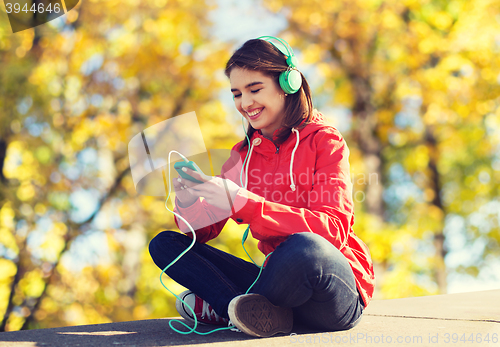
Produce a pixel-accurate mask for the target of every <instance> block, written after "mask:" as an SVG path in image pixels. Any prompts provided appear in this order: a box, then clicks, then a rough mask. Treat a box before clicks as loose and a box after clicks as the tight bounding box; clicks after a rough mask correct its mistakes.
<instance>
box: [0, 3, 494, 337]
mask: <svg viewBox="0 0 500 347" xmlns="http://www.w3.org/2000/svg"><path fill="white" fill-rule="evenodd" d="M263 5H264V6H265V7H267V8H268V9H269V10H270V11H274V12H276V13H280V14H282V15H284V16H285V17H286V19H287V21H288V25H289V27H288V28H287V29H286V30H285V31H284V32H283V33H282V35H281V37H283V38H284V39H286V40H287V41H288V42H289V43H290V44H291V46H292V47H293V48H294V49H295V50H296V51H297V52H300V53H299V57H300V58H301V63H302V64H303V65H304V66H308V67H309V68H310V69H309V70H308V71H311V72H310V73H306V76H307V77H308V79H309V80H310V82H311V84H312V85H313V87H314V95H315V99H314V100H315V104H316V107H317V108H318V109H320V110H321V111H322V112H323V113H324V114H325V115H326V116H328V117H330V120H331V122H332V124H333V125H334V126H336V125H337V124H336V122H338V121H339V119H341V120H342V121H343V122H347V121H348V123H349V126H348V128H346V130H345V131H343V133H344V136H345V137H346V138H347V142H348V144H349V146H350V148H351V158H350V161H351V170H352V175H353V176H352V177H353V178H354V179H353V183H354V192H355V202H356V223H355V232H356V233H357V234H358V235H359V236H360V237H361V239H363V240H364V241H365V242H366V243H367V244H368V246H369V248H370V251H371V255H372V258H373V260H374V262H375V265H376V267H375V269H376V276H377V291H376V293H375V297H376V298H396V297H405V296H416V295H429V294H436V293H445V292H446V288H447V277H448V276H449V275H450V274H453V273H463V274H469V275H471V276H477V274H478V273H479V272H480V271H481V269H483V268H485V267H487V266H488V264H489V263H490V262H492V261H493V260H495V259H498V257H499V256H500V247H499V243H500V222H499V220H500V201H499V198H498V197H499V195H500V155H499V153H500V54H499V53H500V2H498V1H486V0H472V1H465V0H452V1H437V0H423V1H414V0H403V1H395V0H388V1H375V0H363V1H361V0H350V1H345V0H341V1H330V0H321V1H319V0H308V1H306V2H304V1H299V0H289V1H286V2H282V1H281V0H266V1H264V2H263ZM215 7H216V4H214V3H208V2H204V1H202V0H191V1H178V0H168V1H167V0H154V1H145V2H144V1H143V2H140V1H137V0H127V1H122V2H119V1H116V0H104V1H97V0H88V1H84V2H83V3H82V2H81V3H80V4H79V5H78V6H77V8H76V9H75V10H73V11H70V12H68V14H67V15H66V16H64V17H61V18H60V20H54V21H53V22H50V23H49V24H46V25H42V26H39V27H36V28H34V29H29V30H25V31H22V32H20V33H16V34H12V32H11V29H10V27H9V23H8V20H7V16H6V14H5V12H4V11H5V8H2V7H0V9H1V10H0V255H1V259H0V318H1V325H0V331H8V330H18V329H28V328H45V327H55V326H64V325H75V324H92V323H102V322H111V321H125V320H135V319H147V318H158V317H165V316H174V315H177V313H176V311H175V305H174V300H175V299H174V298H173V297H172V296H171V295H169V294H168V293H167V292H166V291H165V290H164V289H163V288H162V287H161V285H160V283H159V280H158V276H159V274H160V271H159V269H158V268H157V267H156V266H155V265H154V264H153V262H152V260H151V258H150V256H149V253H148V251H147V244H148V242H149V240H150V239H151V238H152V237H154V235H156V234H157V233H158V232H160V231H161V230H166V229H176V226H175V223H174V221H173V217H172V215H171V214H170V213H169V212H168V211H166V210H165V207H164V201H163V199H161V198H154V197H147V196H140V195H137V194H136V191H135V187H134V184H133V181H132V177H131V175H130V167H129V161H128V153H127V144H128V142H129V141H130V139H131V138H132V137H133V136H134V135H136V134H137V133H139V132H140V131H141V130H143V129H145V128H147V127H149V126H151V125H154V124H156V123H159V122H161V121H163V120H165V119H167V118H170V117H173V116H176V115H180V114H183V113H187V112H191V111H195V112H196V114H197V116H198V120H199V123H200V126H201V129H202V132H203V136H204V140H205V143H206V146H207V148H231V147H232V145H233V144H234V143H235V142H237V141H239V140H240V136H238V135H237V130H236V129H237V127H241V124H239V123H238V122H235V123H234V124H233V122H232V120H231V119H232V117H230V114H231V113H235V112H236V111H235V110H232V109H228V108H227V107H226V106H225V105H224V104H223V103H222V102H221V100H220V93H221V91H223V92H227V93H229V91H228V86H229V84H228V82H227V81H226V78H225V76H224V75H223V73H222V69H223V67H224V64H225V62H226V61H227V59H228V58H229V56H230V54H231V52H232V50H233V49H234V43H233V42H223V41H221V40H220V39H217V38H215V37H212V36H211V35H210V28H211V26H212V23H211V22H210V21H209V20H208V17H207V13H208V12H209V11H210V10H212V9H214V8H215ZM244 39H247V38H244ZM244 39H242V40H241V42H239V44H241V43H242V42H243V41H244ZM339 109H344V110H348V112H347V114H348V117H346V118H339V117H336V116H335V114H336V113H335V112H334V111H335V110H339ZM235 119H236V118H235ZM338 126H339V127H340V126H344V125H343V124H338ZM372 178H373V180H372ZM243 230H244V228H243V227H242V226H238V225H236V224H235V223H233V222H232V221H229V222H228V224H227V225H226V227H225V230H224V231H223V232H222V233H221V235H220V237H219V238H217V239H216V240H213V241H212V242H211V244H213V245H215V246H216V247H219V248H221V249H223V250H226V251H230V252H232V253H234V254H236V255H239V256H241V257H244V258H245V257H246V255H245V254H244V251H243V250H242V248H241V235H242V232H243ZM451 239H454V240H457V239H459V240H462V241H461V242H462V244H461V245H459V246H461V247H462V248H464V249H467V250H469V253H471V254H473V256H472V257H471V258H470V259H469V260H468V261H464V262H462V263H460V262H459V261H456V260H455V261H453V262H450V261H448V258H449V256H450V249H453V247H457V246H456V245H453V244H452V243H450V241H449V240H451ZM255 245H256V243H255V241H254V240H249V245H248V249H249V252H250V254H251V255H252V257H254V259H256V260H260V261H262V259H263V258H262V257H261V256H259V255H258V251H257V250H256V247H255ZM472 251H473V252H472ZM447 263H450V264H451V265H450V264H447ZM457 264H458V265H457ZM167 285H168V286H169V288H171V289H172V290H173V291H177V292H179V291H181V290H182V288H181V287H180V286H178V285H177V284H175V283H174V282H173V281H168V280H167Z"/></svg>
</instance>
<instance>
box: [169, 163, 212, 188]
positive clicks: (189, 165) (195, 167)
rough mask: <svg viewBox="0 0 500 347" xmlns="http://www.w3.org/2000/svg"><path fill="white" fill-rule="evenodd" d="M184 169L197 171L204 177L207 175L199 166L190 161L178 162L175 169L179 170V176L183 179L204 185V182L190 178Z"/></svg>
mask: <svg viewBox="0 0 500 347" xmlns="http://www.w3.org/2000/svg"><path fill="white" fill-rule="evenodd" d="M183 167H187V168H188V169H191V170H193V171H196V172H198V173H200V174H202V175H205V174H204V173H203V171H201V169H200V168H199V167H198V165H196V164H195V163H194V162H192V161H188V162H185V161H178V162H177V163H175V164H174V169H175V170H177V172H178V173H179V175H181V177H182V178H185V179H187V180H190V181H191V182H196V183H203V182H202V181H200V180H197V179H196V178H194V177H191V176H189V175H188V174H187V172H184V171H182V168H183Z"/></svg>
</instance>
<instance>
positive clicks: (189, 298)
mask: <svg viewBox="0 0 500 347" xmlns="http://www.w3.org/2000/svg"><path fill="white" fill-rule="evenodd" d="M179 297H180V298H181V299H182V300H184V302H185V303H186V304H184V303H183V302H182V301H180V300H179V299H177V301H176V302H175V308H176V309H177V312H179V314H180V315H181V316H182V318H184V319H185V320H187V321H190V322H191V323H194V317H193V313H192V311H191V310H190V309H189V308H187V307H186V305H188V306H189V307H191V308H192V309H193V311H194V313H195V315H196V319H197V321H198V323H200V324H204V325H208V324H212V325H222V326H227V325H228V322H229V321H228V320H227V319H226V318H223V317H221V316H219V315H218V314H217V313H215V311H214V309H213V308H212V306H210V304H209V303H208V302H206V301H205V300H203V299H202V298H200V297H199V296H198V295H196V294H195V293H193V292H192V291H190V290H186V291H185V292H182V293H181V294H179Z"/></svg>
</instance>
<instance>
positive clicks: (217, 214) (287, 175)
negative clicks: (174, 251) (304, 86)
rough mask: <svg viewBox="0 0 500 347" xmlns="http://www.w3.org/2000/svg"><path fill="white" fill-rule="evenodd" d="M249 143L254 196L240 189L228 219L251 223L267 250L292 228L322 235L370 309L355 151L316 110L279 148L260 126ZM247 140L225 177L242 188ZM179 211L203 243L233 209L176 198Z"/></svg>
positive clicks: (234, 153) (369, 278)
mask: <svg viewBox="0 0 500 347" xmlns="http://www.w3.org/2000/svg"><path fill="white" fill-rule="evenodd" d="M245 141H246V139H245ZM250 142H251V143H252V144H253V145H252V146H251V156H250V160H249V161H248V166H246V168H248V172H247V175H248V184H247V190H248V191H249V192H248V196H247V194H245V192H244V190H243V189H240V191H239V192H238V194H237V196H236V199H235V201H234V202H233V203H234V213H232V215H231V216H230V217H231V218H233V219H234V220H235V221H236V222H237V223H238V224H250V231H251V232H252V235H253V237H254V238H256V239H257V240H259V245H258V247H259V249H260V250H261V251H262V253H264V254H265V255H267V254H269V253H270V252H272V251H274V249H275V248H276V247H277V246H278V245H279V244H280V243H281V242H282V241H284V240H285V239H286V238H287V237H288V236H289V235H291V234H294V233H298V232H312V233H316V234H318V235H321V236H323V237H324V238H325V239H327V240H328V241H329V242H331V243H332V244H333V245H334V246H335V247H337V248H338V249H339V250H340V251H341V252H342V254H344V256H345V257H346V258H347V260H348V261H349V264H350V266H351V268H352V270H353V272H354V276H355V279H356V286H357V288H358V290H359V292H360V293H361V296H362V298H363V301H364V303H365V307H366V306H367V305H368V303H369V302H370V300H371V297H372V295H373V290H374V287H375V275H374V272H373V264H372V260H371V257H370V251H369V250H368V247H367V246H366V245H365V244H364V243H363V241H361V240H360V239H359V238H358V237H357V236H356V234H355V233H354V231H353V224H354V206H353V201H352V183H351V179H350V173H349V148H348V147H347V144H346V142H345V141H344V139H343V137H342V135H341V134H340V132H339V131H338V130H337V129H335V128H334V127H332V126H330V125H327V124H325V121H324V118H323V116H322V115H321V113H319V112H315V114H314V116H313V123H311V124H308V125H307V126H306V127H304V128H303V129H301V130H299V132H298V136H297V133H296V132H293V131H292V134H291V135H290V136H289V137H288V138H287V140H286V141H285V142H284V143H282V144H281V145H280V146H279V148H278V147H277V146H275V144H274V143H273V142H272V141H270V140H268V139H266V138H265V137H263V136H262V134H261V133H260V131H256V132H255V133H254V134H253V136H252V138H251V139H250ZM241 143H242V142H239V143H237V144H236V145H235V146H234V147H233V150H232V151H231V153H232V157H233V160H234V159H235V158H234V157H235V156H236V157H237V160H240V166H239V167H238V168H237V169H235V170H233V169H228V168H229V167H231V166H233V165H231V164H229V162H230V160H228V162H226V164H227V165H226V164H224V166H223V168H222V173H223V176H224V177H225V178H228V179H230V180H232V181H233V182H235V183H237V184H238V185H239V186H241V184H240V175H239V174H240V169H241V162H243V161H244V159H245V156H246V155H247V152H248V150H249V147H248V146H247V147H245V148H244V149H243V150H242V151H241V152H239V153H238V149H239V148H240V146H241ZM297 144H298V145H297ZM296 145H297V148H296V151H295V153H294V154H293V155H292V152H293V150H294V148H295V147H296ZM292 158H293V163H292V164H293V165H292V167H290V164H291V160H292ZM292 175H293V176H292ZM244 176H245V174H243V183H245V178H244ZM291 177H293V182H292V180H291ZM292 183H293V184H295V187H293V184H292ZM175 210H176V212H177V213H179V214H181V215H182V216H183V217H184V218H186V219H187V220H188V222H190V224H191V225H192V226H193V228H194V229H195V230H196V237H197V240H198V241H199V242H207V241H209V240H211V239H213V238H215V237H217V236H218V235H219V233H220V232H221V230H222V228H223V227H224V225H225V224H226V222H227V220H228V216H229V215H230V214H231V212H228V211H223V210H220V209H218V208H214V206H212V205H209V204H208V203H206V202H205V201H204V200H202V199H198V201H197V202H195V203H194V204H193V205H191V206H189V207H186V208H180V207H178V203H177V202H176V207H175ZM186 216H187V217H186ZM175 221H176V223H177V226H178V227H179V228H180V229H181V230H182V231H184V232H187V231H188V230H189V229H188V228H187V226H186V225H185V224H184V223H183V222H179V220H178V219H177V217H176V218H175Z"/></svg>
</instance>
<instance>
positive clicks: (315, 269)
mask: <svg viewBox="0 0 500 347" xmlns="http://www.w3.org/2000/svg"><path fill="white" fill-rule="evenodd" d="M191 242H192V239H191V238H189V237H187V236H186V235H184V234H180V233H177V232H173V231H164V232H161V233H160V234H158V235H157V236H156V237H155V238H154V239H153V240H152V241H151V243H150V244H149V252H150V253H151V257H152V258H153V261H154V262H155V264H156V265H157V266H158V267H159V268H160V269H164V268H165V267H166V266H167V265H168V264H170V262H171V261H172V260H174V259H175V258H176V257H177V256H178V255H179V254H180V253H181V252H182V251H184V250H185V249H186V248H187V247H188V246H189V245H190V244H191ZM166 273H167V275H168V276H170V277H171V278H172V279H173V280H174V281H176V282H177V283H179V284H181V285H183V286H184V287H186V288H188V289H190V290H191V291H193V292H194V293H196V294H197V295H198V296H199V297H201V298H202V299H204V300H205V301H207V302H208V303H209V304H210V305H211V306H212V307H213V309H214V310H215V312H217V314H219V315H220V316H221V317H225V318H228V314H227V308H228V305H229V302H230V301H231V300H232V299H233V298H234V297H236V296H238V295H241V294H244V293H245V292H246V291H247V289H248V287H250V285H251V284H252V283H253V282H254V281H255V279H256V278H257V275H258V273H259V268H258V267H257V266H255V265H254V264H253V263H250V262H247V261H245V260H243V259H240V258H238V257H235V256H233V255H231V254H228V253H226V252H223V251H221V250H218V249H216V248H214V247H211V246H209V245H206V244H201V243H198V242H196V243H195V245H194V247H193V248H192V249H191V250H190V251H189V252H187V253H186V254H185V255H184V256H183V257H182V258H181V259H179V261H177V262H176V263H175V264H174V265H173V266H172V267H170V268H169V269H168V270H167V272H166ZM250 292H251V293H257V294H261V295H263V296H265V297H266V298H267V299H268V300H269V301H270V302H271V303H272V304H273V305H276V306H280V307H291V308H292V309H293V312H294V324H297V325H305V326H307V327H309V328H312V329H315V330H319V331H337V330H347V329H351V328H353V327H354V326H356V325H357V324H358V323H359V321H360V320H361V317H362V314H363V310H364V306H363V301H362V299H361V296H360V294H359V292H358V290H357V288H356V283H355V280H354V274H353V272H352V269H351V267H350V266H349V263H348V262H347V259H346V258H345V257H344V255H343V254H342V253H341V252H340V251H339V250H338V249H337V248H336V247H335V246H333V245H332V244H331V243H330V242H328V241H326V240H325V239H324V238H323V237H321V236H319V235H317V234H313V233H297V234H293V235H291V236H289V237H288V238H287V239H286V240H285V241H284V242H282V243H281V244H280V245H279V246H278V247H277V248H276V250H275V251H274V252H273V254H271V256H270V257H269V258H268V262H267V264H266V267H265V268H264V270H263V271H262V274H261V276H260V278H259V280H258V281H257V283H256V284H255V286H254V287H253V288H252V290H251V291H250Z"/></svg>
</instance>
